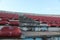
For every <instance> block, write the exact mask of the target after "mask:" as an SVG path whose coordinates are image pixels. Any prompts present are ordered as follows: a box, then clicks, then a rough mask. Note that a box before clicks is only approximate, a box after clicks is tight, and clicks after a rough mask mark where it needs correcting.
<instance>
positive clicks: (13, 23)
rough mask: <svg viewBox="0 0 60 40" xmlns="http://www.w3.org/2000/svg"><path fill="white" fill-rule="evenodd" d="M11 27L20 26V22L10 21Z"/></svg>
mask: <svg viewBox="0 0 60 40" xmlns="http://www.w3.org/2000/svg"><path fill="white" fill-rule="evenodd" d="M9 24H10V25H14V26H19V21H9Z"/></svg>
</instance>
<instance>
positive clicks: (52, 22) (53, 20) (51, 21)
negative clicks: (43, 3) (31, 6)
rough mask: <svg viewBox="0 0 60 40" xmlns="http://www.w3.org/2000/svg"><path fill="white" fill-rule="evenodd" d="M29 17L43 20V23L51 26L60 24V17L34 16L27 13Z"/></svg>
mask: <svg viewBox="0 0 60 40" xmlns="http://www.w3.org/2000/svg"><path fill="white" fill-rule="evenodd" d="M26 16H27V17H28V18H31V19H33V20H35V21H39V22H40V21H41V22H42V23H46V24H49V25H50V26H60V17H51V16H34V15H26Z"/></svg>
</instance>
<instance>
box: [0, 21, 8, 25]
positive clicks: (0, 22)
mask: <svg viewBox="0 0 60 40" xmlns="http://www.w3.org/2000/svg"><path fill="white" fill-rule="evenodd" d="M7 23H8V22H7V21H0V25H5V24H7Z"/></svg>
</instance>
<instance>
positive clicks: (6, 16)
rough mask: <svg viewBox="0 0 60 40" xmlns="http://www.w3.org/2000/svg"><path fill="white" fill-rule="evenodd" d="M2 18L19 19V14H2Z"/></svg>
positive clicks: (0, 15) (0, 14) (0, 16)
mask: <svg viewBox="0 0 60 40" xmlns="http://www.w3.org/2000/svg"><path fill="white" fill-rule="evenodd" d="M0 18H6V19H19V15H18V14H10V13H0Z"/></svg>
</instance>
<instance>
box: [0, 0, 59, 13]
mask: <svg viewBox="0 0 60 40" xmlns="http://www.w3.org/2000/svg"><path fill="white" fill-rule="evenodd" d="M0 10H3V11H14V12H27V13H38V14H60V0H0Z"/></svg>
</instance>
